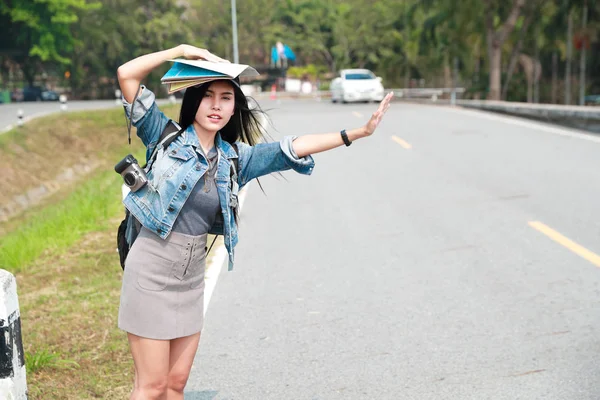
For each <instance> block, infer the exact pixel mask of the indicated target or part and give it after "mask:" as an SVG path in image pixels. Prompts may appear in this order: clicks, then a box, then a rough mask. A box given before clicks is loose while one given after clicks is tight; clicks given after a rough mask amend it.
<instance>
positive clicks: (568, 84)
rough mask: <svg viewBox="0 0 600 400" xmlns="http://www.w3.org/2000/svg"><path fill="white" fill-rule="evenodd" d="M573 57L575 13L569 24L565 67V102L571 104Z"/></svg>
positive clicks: (571, 16) (570, 14) (570, 17)
mask: <svg viewBox="0 0 600 400" xmlns="http://www.w3.org/2000/svg"><path fill="white" fill-rule="evenodd" d="M572 57H573V13H571V12H569V22H568V24H567V61H566V62H567V65H566V68H565V104H571V58H572Z"/></svg>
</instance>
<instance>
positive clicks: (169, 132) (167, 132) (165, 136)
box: [143, 119, 183, 171]
mask: <svg viewBox="0 0 600 400" xmlns="http://www.w3.org/2000/svg"><path fill="white" fill-rule="evenodd" d="M182 133H183V129H181V127H180V126H179V124H178V123H177V122H175V121H173V120H172V119H170V120H169V122H167V125H166V126H165V129H163V131H162V133H161V134H160V137H159V138H158V143H157V144H156V146H155V147H154V150H152V154H151V155H150V157H149V158H148V162H147V163H146V165H145V166H144V167H143V168H145V169H146V171H149V170H150V168H152V164H153V163H154V161H155V160H156V157H157V156H158V149H159V147H162V149H163V151H164V150H166V149H167V147H169V145H170V144H171V143H173V142H174V141H175V140H177V138H178V137H179V136H180V135H181V134H182Z"/></svg>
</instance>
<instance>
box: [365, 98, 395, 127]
mask: <svg viewBox="0 0 600 400" xmlns="http://www.w3.org/2000/svg"><path fill="white" fill-rule="evenodd" d="M392 97H394V92H390V93H388V94H387V96H385V97H384V98H383V100H381V103H379V108H378V109H377V111H375V112H374V113H373V115H372V116H371V119H370V120H369V122H367V125H365V133H366V135H367V136H371V135H372V134H373V132H375V129H377V126H378V125H379V122H381V119H382V118H383V116H384V115H385V112H386V111H387V110H388V108H390V101H391V100H392Z"/></svg>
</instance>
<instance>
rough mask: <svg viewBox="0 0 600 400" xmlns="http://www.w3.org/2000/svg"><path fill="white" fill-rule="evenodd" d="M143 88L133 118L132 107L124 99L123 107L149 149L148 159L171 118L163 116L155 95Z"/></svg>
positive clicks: (134, 107)
mask: <svg viewBox="0 0 600 400" xmlns="http://www.w3.org/2000/svg"><path fill="white" fill-rule="evenodd" d="M141 87H142V93H140V95H139V96H138V98H137V99H136V100H135V105H134V106H133V116H132V115H131V109H132V105H131V104H130V103H129V102H127V100H125V97H122V100H123V107H124V108H125V116H126V117H127V118H131V122H132V124H133V126H135V127H136V128H137V135H138V137H139V138H140V139H142V142H143V143H144V145H145V146H146V148H147V154H146V159H147V158H148V156H149V155H150V154H152V150H153V149H154V146H156V143H157V142H158V139H159V138H160V134H161V132H162V131H163V130H164V129H165V126H167V123H168V122H169V118H167V117H166V116H165V114H163V112H162V111H160V109H159V108H158V106H157V105H156V101H155V100H156V97H155V95H154V93H153V92H152V91H151V90H150V89H148V88H146V87H145V86H144V85H142V86H141Z"/></svg>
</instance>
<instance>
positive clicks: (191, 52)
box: [180, 44, 230, 63]
mask: <svg viewBox="0 0 600 400" xmlns="http://www.w3.org/2000/svg"><path fill="white" fill-rule="evenodd" d="M180 47H181V51H182V53H183V54H182V55H183V57H184V58H187V59H188V60H206V61H212V62H224V63H228V62H230V61H229V60H225V59H223V58H221V57H217V56H215V55H214V54H212V53H211V52H210V51H208V50H206V49H201V48H198V47H195V46H190V45H189V44H182V45H181V46H180Z"/></svg>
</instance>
